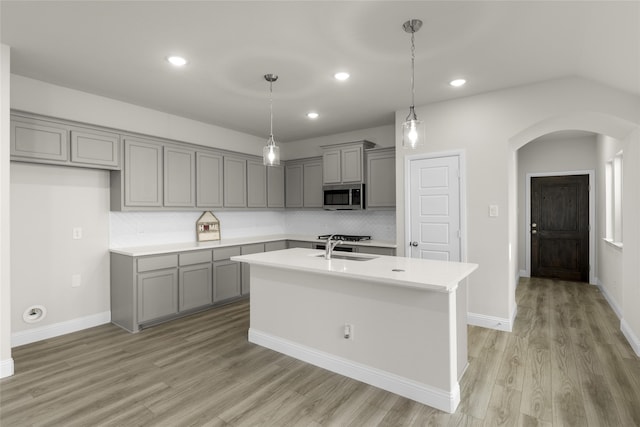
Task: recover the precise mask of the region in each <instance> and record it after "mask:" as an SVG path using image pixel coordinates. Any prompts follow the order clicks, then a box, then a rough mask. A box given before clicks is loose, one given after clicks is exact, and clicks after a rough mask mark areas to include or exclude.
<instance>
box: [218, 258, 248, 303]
mask: <svg viewBox="0 0 640 427" xmlns="http://www.w3.org/2000/svg"><path fill="white" fill-rule="evenodd" d="M236 255H240V247H239V246H233V247H228V248H220V249H214V250H213V302H214V303H217V302H221V301H226V300H231V299H233V298H237V297H239V296H240V295H241V294H242V284H241V275H242V270H241V268H240V263H239V262H236V261H231V260H230V259H229V258H231V257H232V256H236Z"/></svg>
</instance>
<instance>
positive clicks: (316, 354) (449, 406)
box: [249, 329, 460, 413]
mask: <svg viewBox="0 0 640 427" xmlns="http://www.w3.org/2000/svg"><path fill="white" fill-rule="evenodd" d="M249 341H250V342H252V343H255V344H258V345H261V346H263V347H266V348H269V349H271V350H274V351H277V352H279V353H283V354H286V355H287V356H291V357H294V358H296V359H298V360H302V361H303V362H307V363H310V364H312V365H315V366H319V367H321V368H324V369H327V370H329V371H331V372H335V373H337V374H340V375H344V376H346V377H349V378H353V379H355V380H358V381H362V382H363V383H366V384H370V385H372V386H374V387H378V388H381V389H383V390H387V391H390V392H392V393H395V394H398V395H400V396H403V397H406V398H408V399H412V400H415V401H417V402H420V403H423V404H425V405H428V406H431V407H434V408H436V409H440V410H441V411H446V412H449V413H453V412H455V410H456V408H457V407H458V404H459V403H460V386H459V384H458V383H457V382H456V384H455V389H454V390H453V391H451V392H448V391H445V390H442V389H438V388H435V387H430V386H428V385H426V384H422V383H419V382H416V381H413V380H410V379H408V378H404V377H401V376H398V375H395V374H392V373H390V372H387V371H382V370H380V369H376V368H373V367H371V366H367V365H363V364H360V363H357V362H354V361H352V360H348V359H343V358H341V357H338V356H335V355H333V354H329V353H325V352H323V351H319V350H316V349H314V348H311V347H307V346H304V345H300V344H298V343H294V342H292V341H289V340H286V339H283V338H279V337H276V336H273V335H270V334H267V333H264V332H261V331H257V330H255V329H249Z"/></svg>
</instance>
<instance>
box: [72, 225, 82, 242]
mask: <svg viewBox="0 0 640 427" xmlns="http://www.w3.org/2000/svg"><path fill="white" fill-rule="evenodd" d="M73 239H74V240H78V239H82V227H73Z"/></svg>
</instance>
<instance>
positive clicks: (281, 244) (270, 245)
mask: <svg viewBox="0 0 640 427" xmlns="http://www.w3.org/2000/svg"><path fill="white" fill-rule="evenodd" d="M283 249H287V241H286V240H278V241H277V242H267V243H265V244H264V251H265V252H271V251H281V250H283Z"/></svg>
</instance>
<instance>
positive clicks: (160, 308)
mask: <svg viewBox="0 0 640 427" xmlns="http://www.w3.org/2000/svg"><path fill="white" fill-rule="evenodd" d="M137 286H138V323H139V324H141V323H145V322H149V321H152V320H157V319H160V318H163V317H167V316H171V315H174V314H176V313H178V271H177V269H175V268H173V269H167V270H159V271H150V272H146V273H139V274H138V285H137Z"/></svg>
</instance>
